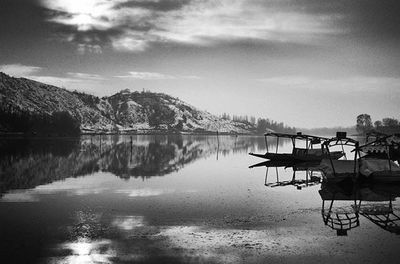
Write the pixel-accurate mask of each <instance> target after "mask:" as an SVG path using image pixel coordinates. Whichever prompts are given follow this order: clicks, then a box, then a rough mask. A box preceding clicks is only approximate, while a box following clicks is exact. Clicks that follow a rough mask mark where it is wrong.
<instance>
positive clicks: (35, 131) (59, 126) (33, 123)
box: [0, 109, 80, 136]
mask: <svg viewBox="0 0 400 264" xmlns="http://www.w3.org/2000/svg"><path fill="white" fill-rule="evenodd" d="M0 120H1V121H0V128H1V129H3V130H4V131H7V132H11V133H24V134H29V135H56V136H75V135H79V133H80V122H79V120H77V119H75V118H74V117H73V116H72V115H71V114H70V113H69V112H66V111H59V112H53V113H52V114H51V115H49V114H39V113H30V112H24V111H19V110H15V109H14V110H13V111H0Z"/></svg>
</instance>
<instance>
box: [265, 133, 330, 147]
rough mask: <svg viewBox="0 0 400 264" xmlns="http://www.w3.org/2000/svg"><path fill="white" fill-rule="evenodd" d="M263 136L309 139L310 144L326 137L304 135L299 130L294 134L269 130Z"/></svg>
mask: <svg viewBox="0 0 400 264" xmlns="http://www.w3.org/2000/svg"><path fill="white" fill-rule="evenodd" d="M264 136H265V137H268V136H271V137H279V138H289V139H294V140H295V139H299V140H309V141H310V142H312V144H320V143H321V142H322V141H325V140H327V139H328V138H325V137H319V136H312V135H306V134H303V133H301V132H298V133H296V134H286V133H275V132H269V133H265V134H264Z"/></svg>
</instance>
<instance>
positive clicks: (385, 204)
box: [319, 181, 400, 236]
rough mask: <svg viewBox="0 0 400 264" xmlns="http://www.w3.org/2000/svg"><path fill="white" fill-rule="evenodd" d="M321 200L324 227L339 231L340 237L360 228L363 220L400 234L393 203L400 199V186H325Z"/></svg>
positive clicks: (326, 184)
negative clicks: (363, 218)
mask: <svg viewBox="0 0 400 264" xmlns="http://www.w3.org/2000/svg"><path fill="white" fill-rule="evenodd" d="M319 194H320V196H321V199H322V209H321V214H322V219H323V221H324V224H325V225H327V226H329V227H330V228H331V229H333V230H336V232H337V235H338V236H345V235H347V232H348V231H349V230H351V229H354V228H356V227H358V226H360V216H363V217H365V218H366V219H367V220H369V221H371V222H372V223H374V224H376V225H377V226H379V227H381V228H382V229H384V230H386V231H389V232H391V233H395V234H400V217H399V216H398V214H397V213H396V212H395V210H394V208H393V203H392V202H393V201H394V200H395V198H397V197H400V186H397V185H387V184H370V185H362V186H359V185H355V184H353V183H352V182H350V181H348V182H346V183H341V184H328V183H323V184H322V188H321V190H320V191H319Z"/></svg>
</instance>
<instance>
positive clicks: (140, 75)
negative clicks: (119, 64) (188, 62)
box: [115, 71, 200, 80]
mask: <svg viewBox="0 0 400 264" xmlns="http://www.w3.org/2000/svg"><path fill="white" fill-rule="evenodd" d="M115 77H117V78H129V79H137V80H177V79H200V77H198V76H194V75H181V76H177V75H168V74H162V73H157V72H137V71H131V72H129V75H120V76H115Z"/></svg>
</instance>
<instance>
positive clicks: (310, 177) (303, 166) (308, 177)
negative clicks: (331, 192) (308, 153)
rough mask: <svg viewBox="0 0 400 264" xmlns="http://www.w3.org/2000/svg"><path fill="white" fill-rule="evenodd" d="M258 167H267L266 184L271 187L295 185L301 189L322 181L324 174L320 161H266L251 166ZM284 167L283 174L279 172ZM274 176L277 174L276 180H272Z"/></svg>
mask: <svg viewBox="0 0 400 264" xmlns="http://www.w3.org/2000/svg"><path fill="white" fill-rule="evenodd" d="M256 167H265V179H264V185H265V186H269V187H278V186H288V185H293V186H295V187H296V188H297V189H298V190H301V189H302V188H304V187H310V186H314V185H317V184H319V183H320V182H321V176H322V175H321V172H320V170H319V163H318V162H291V161H264V162H260V163H257V164H254V165H251V166H250V167H249V168H256ZM282 168H283V169H284V173H283V175H282V173H280V172H279V171H280V169H282ZM271 170H272V171H273V172H271ZM290 171H291V172H292V174H291V177H289V175H290ZM279 175H281V176H283V177H280V176H279ZM273 176H275V180H274V179H272V180H271V177H273Z"/></svg>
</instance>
